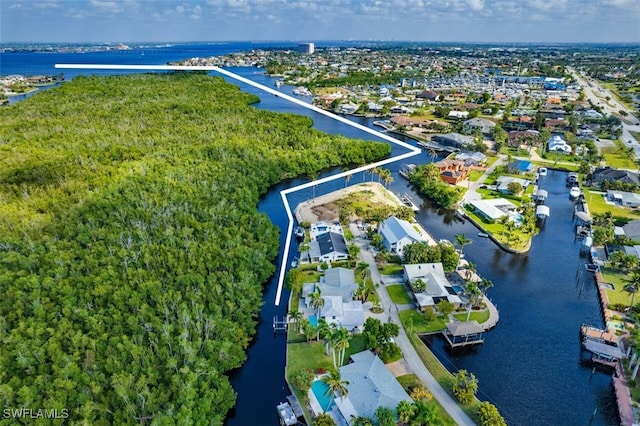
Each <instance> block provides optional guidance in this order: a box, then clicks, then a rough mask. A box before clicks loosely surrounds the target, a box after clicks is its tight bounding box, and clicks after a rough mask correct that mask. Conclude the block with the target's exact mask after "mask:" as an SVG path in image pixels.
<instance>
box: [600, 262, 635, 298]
mask: <svg viewBox="0 0 640 426" xmlns="http://www.w3.org/2000/svg"><path fill="white" fill-rule="evenodd" d="M601 272H602V279H604V282H606V283H610V284H613V286H614V287H615V289H614V290H608V291H607V295H608V296H609V304H610V305H615V304H622V305H625V306H629V305H630V304H631V295H630V294H629V293H627V292H626V291H624V286H625V285H627V282H626V275H625V274H622V273H620V272H617V271H615V270H613V269H609V268H603V269H602V270H601ZM636 296H638V295H636ZM637 302H640V297H636V298H635V300H634V302H633V303H634V304H636V303H637Z"/></svg>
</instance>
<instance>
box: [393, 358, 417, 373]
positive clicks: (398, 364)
mask: <svg viewBox="0 0 640 426" xmlns="http://www.w3.org/2000/svg"><path fill="white" fill-rule="evenodd" d="M386 366H387V368H388V369H389V371H390V372H391V374H393V377H400V376H404V375H405V374H411V373H413V371H411V370H409V365H408V364H407V362H406V361H405V360H404V358H400V359H399V360H397V361H394V362H391V363H389V364H386Z"/></svg>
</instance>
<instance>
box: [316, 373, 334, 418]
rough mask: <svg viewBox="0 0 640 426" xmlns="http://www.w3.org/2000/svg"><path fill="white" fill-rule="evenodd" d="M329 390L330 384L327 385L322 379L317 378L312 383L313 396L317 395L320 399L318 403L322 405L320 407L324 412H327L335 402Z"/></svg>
mask: <svg viewBox="0 0 640 426" xmlns="http://www.w3.org/2000/svg"><path fill="white" fill-rule="evenodd" d="M328 390H329V385H327V384H326V383H325V382H323V381H322V380H316V381H315V382H313V383H311V391H312V392H313V396H315V397H316V399H317V400H318V404H319V405H320V408H322V411H323V412H326V411H327V409H328V408H329V407H330V406H331V403H332V402H333V399H332V398H331V394H330V393H328V392H327V391H328Z"/></svg>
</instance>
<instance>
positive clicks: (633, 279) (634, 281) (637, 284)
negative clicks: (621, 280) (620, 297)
mask: <svg viewBox="0 0 640 426" xmlns="http://www.w3.org/2000/svg"><path fill="white" fill-rule="evenodd" d="M626 281H627V285H625V286H624V291H626V292H627V293H629V294H630V295H631V303H630V304H629V308H633V301H634V299H635V297H636V293H637V292H638V290H639V289H640V268H636V269H633V270H632V271H631V272H630V273H629V278H627V280H626Z"/></svg>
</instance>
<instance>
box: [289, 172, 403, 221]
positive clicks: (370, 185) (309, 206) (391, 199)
mask: <svg viewBox="0 0 640 426" xmlns="http://www.w3.org/2000/svg"><path fill="white" fill-rule="evenodd" d="M365 191H370V192H372V194H370V195H369V199H370V200H371V201H372V202H373V203H376V204H377V203H385V204H388V205H390V206H393V207H399V206H402V205H403V204H402V202H401V201H400V200H399V199H398V197H396V196H395V194H393V193H392V192H390V191H387V190H386V189H385V188H384V186H383V185H382V184H379V183H377V182H366V183H361V184H357V185H351V186H348V187H346V188H344V189H340V190H338V191H334V192H330V193H329V194H326V195H321V196H319V197H316V198H315V199H312V200H308V201H304V202H302V203H300V204H298V206H297V207H296V208H295V211H294V212H295V215H296V219H297V220H298V222H309V223H313V222H318V221H322V220H323V221H327V222H330V221H333V220H337V219H338V208H337V206H335V205H332V202H334V201H336V200H340V199H342V198H344V197H346V196H347V195H349V194H352V193H357V192H365Z"/></svg>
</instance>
